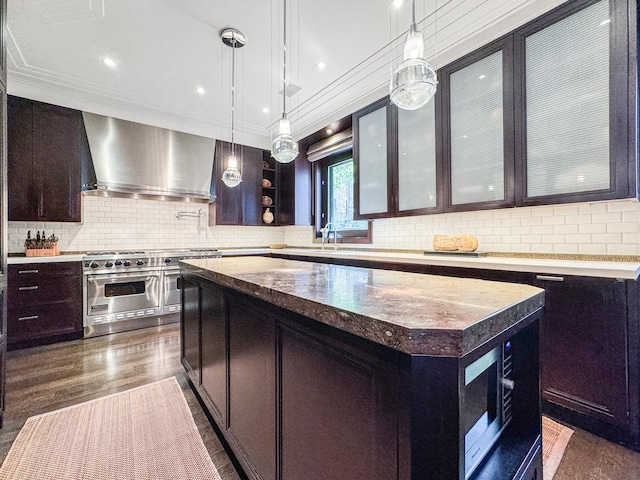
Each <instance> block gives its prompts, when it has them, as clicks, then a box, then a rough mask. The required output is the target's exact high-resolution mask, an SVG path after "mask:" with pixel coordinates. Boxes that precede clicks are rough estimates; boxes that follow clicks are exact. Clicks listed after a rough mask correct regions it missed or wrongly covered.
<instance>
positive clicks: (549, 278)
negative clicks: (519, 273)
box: [536, 275, 564, 282]
mask: <svg viewBox="0 0 640 480" xmlns="http://www.w3.org/2000/svg"><path fill="white" fill-rule="evenodd" d="M536 280H547V281H549V282H564V277H552V276H551V275H536Z"/></svg>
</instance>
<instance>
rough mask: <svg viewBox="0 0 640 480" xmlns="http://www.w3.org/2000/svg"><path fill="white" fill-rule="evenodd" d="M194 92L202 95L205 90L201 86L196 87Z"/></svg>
mask: <svg viewBox="0 0 640 480" xmlns="http://www.w3.org/2000/svg"><path fill="white" fill-rule="evenodd" d="M196 93H197V94H199V95H204V94H205V93H206V90H205V89H204V88H202V87H198V88H196Z"/></svg>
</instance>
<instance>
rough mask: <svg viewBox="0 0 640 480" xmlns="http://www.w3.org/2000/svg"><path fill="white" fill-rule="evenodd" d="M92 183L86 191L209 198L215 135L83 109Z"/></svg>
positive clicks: (115, 194) (117, 194)
mask: <svg viewBox="0 0 640 480" xmlns="http://www.w3.org/2000/svg"><path fill="white" fill-rule="evenodd" d="M82 117H83V119H84V125H85V128H86V131H87V138H88V140H89V148H90V150H91V157H92V160H93V167H94V170H95V175H96V178H95V180H96V182H95V184H92V185H87V186H85V188H89V190H85V192H84V194H85V195H103V196H124V197H133V198H152V199H159V200H173V201H191V202H202V203H206V202H211V201H213V200H215V197H212V195H211V176H212V173H213V156H214V150H215V139H212V138H207V137H201V136H198V135H191V134H188V133H182V132H177V131H174V130H167V129H164V128H159V127H153V126H150V125H143V124H140V123H135V122H129V121H126V120H120V119H117V118H113V117H105V116H102V115H96V114H93V113H87V112H83V113H82Z"/></svg>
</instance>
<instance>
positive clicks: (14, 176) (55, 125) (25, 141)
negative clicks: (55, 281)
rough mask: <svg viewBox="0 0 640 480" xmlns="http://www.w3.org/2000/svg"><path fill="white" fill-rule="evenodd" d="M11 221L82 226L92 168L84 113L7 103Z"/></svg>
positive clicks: (17, 100) (14, 100) (19, 100)
mask: <svg viewBox="0 0 640 480" xmlns="http://www.w3.org/2000/svg"><path fill="white" fill-rule="evenodd" d="M7 122H8V139H7V158H8V188H9V220H12V221H50V222H80V221H81V220H82V219H81V197H80V196H81V191H82V171H83V168H87V166H88V165H89V164H90V163H91V160H90V159H91V156H90V153H89V144H88V141H87V137H86V133H85V130H84V123H83V121H82V112H80V111H77V110H72V109H69V108H64V107H59V106H56V105H49V104H46V103H41V102H35V101H32V100H27V99H24V98H19V97H9V98H8V105H7Z"/></svg>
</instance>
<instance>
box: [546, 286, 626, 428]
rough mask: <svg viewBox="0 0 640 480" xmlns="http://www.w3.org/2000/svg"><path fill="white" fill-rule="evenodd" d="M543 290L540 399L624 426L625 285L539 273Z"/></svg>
mask: <svg viewBox="0 0 640 480" xmlns="http://www.w3.org/2000/svg"><path fill="white" fill-rule="evenodd" d="M536 285H537V286H539V287H541V288H544V289H545V314H544V319H543V322H542V326H541V350H540V358H541V360H540V361H541V364H542V368H541V372H540V376H541V382H542V396H543V398H544V399H545V400H547V401H549V402H552V403H556V404H558V405H562V406H564V407H566V408H569V409H572V410H574V411H576V412H580V413H582V414H585V415H587V416H589V417H591V418H595V419H598V420H600V421H602V422H606V423H609V424H612V425H615V426H617V427H622V428H629V411H630V407H631V406H630V405H629V400H630V397H629V394H630V392H629V385H628V375H627V372H628V371H629V360H630V359H629V358H628V349H627V346H626V344H627V338H628V328H627V315H628V309H627V285H626V284H625V282H624V281H618V280H615V279H605V278H586V277H562V276H558V275H538V276H537V277H536Z"/></svg>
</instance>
